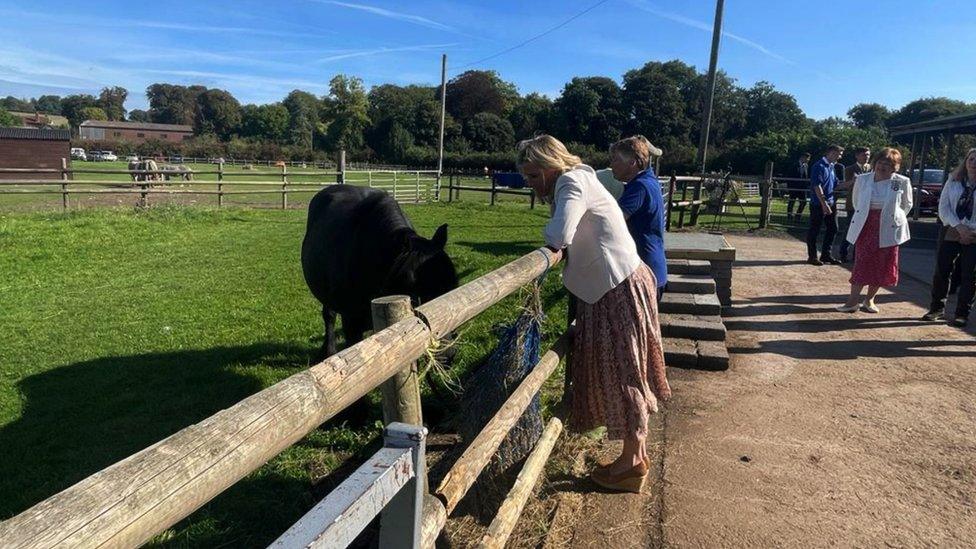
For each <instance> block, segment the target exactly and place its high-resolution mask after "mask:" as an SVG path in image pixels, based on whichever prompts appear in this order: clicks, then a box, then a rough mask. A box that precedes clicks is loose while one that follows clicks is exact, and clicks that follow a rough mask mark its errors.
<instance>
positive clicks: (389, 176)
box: [0, 159, 441, 210]
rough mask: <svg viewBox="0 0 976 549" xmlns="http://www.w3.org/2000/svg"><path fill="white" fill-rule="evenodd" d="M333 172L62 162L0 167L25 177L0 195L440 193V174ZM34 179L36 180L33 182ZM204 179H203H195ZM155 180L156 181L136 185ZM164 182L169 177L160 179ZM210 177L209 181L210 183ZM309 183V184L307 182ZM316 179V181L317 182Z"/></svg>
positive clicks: (413, 197) (412, 197) (416, 196)
mask: <svg viewBox="0 0 976 549" xmlns="http://www.w3.org/2000/svg"><path fill="white" fill-rule="evenodd" d="M344 168H345V167H344V165H343V164H342V163H340V169H338V170H335V171H301V172H289V171H288V167H287V166H280V167H279V168H278V169H277V171H270V170H259V171H230V172H228V171H227V170H225V169H224V165H223V164H218V165H217V168H216V169H212V170H195V171H193V172H191V173H189V175H190V176H191V177H192V178H193V179H184V178H183V176H184V175H186V174H187V172H173V171H167V170H152V171H145V170H133V171H130V170H99V169H93V168H69V167H68V163H67V161H66V160H65V159H62V163H61V168H0V174H6V175H9V174H14V175H20V174H23V177H24V178H23V179H0V195H4V194H35V195H45V194H47V195H61V207H62V209H63V210H67V209H68V208H69V207H70V198H69V197H70V196H71V195H98V194H112V195H127V194H128V195H138V198H139V204H140V205H141V206H148V205H149V204H150V201H151V197H152V196H153V195H168V196H174V195H200V196H215V197H216V200H217V206H218V207H222V206H223V205H224V198H225V197H227V196H234V195H259V194H273V195H279V196H280V199H281V200H280V204H281V207H282V208H287V207H288V197H289V195H292V194H296V193H314V192H318V191H319V190H321V189H322V188H324V187H326V186H329V185H335V184H344V183H352V184H360V185H367V186H370V187H374V188H378V189H382V190H385V191H387V192H389V193H390V194H391V195H392V196H393V197H394V198H396V199H397V200H398V201H400V202H407V201H409V202H426V201H428V200H431V199H432V198H435V197H436V196H437V195H438V194H439V189H440V180H441V178H440V175H439V174H438V173H437V171H436V170H435V171H429V170H427V171H425V170H411V171H402V170H369V171H356V170H347V169H344ZM52 174H53V175H55V176H56V177H57V179H44V178H43V177H44V176H49V175H52ZM80 174H84V175H87V176H92V175H94V176H99V175H101V176H103V178H102V179H90V180H89V179H75V175H80ZM112 175H128V176H131V177H132V178H133V180H132V181H118V180H110V179H107V177H106V176H112ZM31 176H35V177H33V178H32V177H31ZM200 176H206V177H207V178H208V179H207V180H201V179H199V177H200ZM136 178H139V179H147V178H159V179H158V180H150V181H142V180H140V181H137V180H135V179H136ZM163 178H168V180H167V179H163ZM211 178H212V179H211ZM309 179H312V181H308V180H309ZM316 179H317V181H316Z"/></svg>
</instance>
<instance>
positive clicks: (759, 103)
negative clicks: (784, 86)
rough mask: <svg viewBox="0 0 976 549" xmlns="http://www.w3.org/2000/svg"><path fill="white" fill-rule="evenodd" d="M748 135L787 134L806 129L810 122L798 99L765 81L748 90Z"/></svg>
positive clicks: (746, 125)
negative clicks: (787, 132) (798, 129)
mask: <svg viewBox="0 0 976 549" xmlns="http://www.w3.org/2000/svg"><path fill="white" fill-rule="evenodd" d="M745 102H746V120H745V133H746V135H758V134H761V133H767V132H774V133H775V132H785V131H790V130H795V129H797V128H802V127H806V126H808V125H809V121H808V119H807V117H806V115H805V114H803V110H802V109H800V106H799V105H797V103H796V98H794V97H793V96H792V95H790V94H788V93H784V92H781V91H778V90H776V88H775V87H774V86H773V85H772V84H770V83H769V82H766V81H764V80H762V81H759V82H756V84H755V85H754V86H753V87H751V88H749V89H748V90H746V93H745Z"/></svg>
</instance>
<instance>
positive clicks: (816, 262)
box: [807, 257, 823, 267]
mask: <svg viewBox="0 0 976 549" xmlns="http://www.w3.org/2000/svg"><path fill="white" fill-rule="evenodd" d="M807 263H809V264H811V265H816V266H817V267H819V266H821V265H823V261H820V260H819V259H817V258H816V257H811V258H810V259H808V260H807Z"/></svg>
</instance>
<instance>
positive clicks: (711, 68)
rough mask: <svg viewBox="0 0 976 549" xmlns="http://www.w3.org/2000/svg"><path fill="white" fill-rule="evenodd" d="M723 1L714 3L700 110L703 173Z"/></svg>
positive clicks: (720, 32) (700, 160)
mask: <svg viewBox="0 0 976 549" xmlns="http://www.w3.org/2000/svg"><path fill="white" fill-rule="evenodd" d="M724 7H725V0H716V1H715V26H714V27H713V28H712V55H711V59H709V61H708V85H707V88H706V90H705V93H706V94H707V95H706V98H705V108H704V109H703V110H702V121H701V138H700V139H699V141H698V167H699V169H700V170H701V173H705V155H706V151H707V149H708V131H709V129H710V127H711V124H712V102H713V100H714V99H715V71H716V68H717V65H718V46H719V42H720V41H721V38H722V10H723V9H724Z"/></svg>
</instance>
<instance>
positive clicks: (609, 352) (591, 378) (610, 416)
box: [570, 263, 671, 439]
mask: <svg viewBox="0 0 976 549" xmlns="http://www.w3.org/2000/svg"><path fill="white" fill-rule="evenodd" d="M571 358H572V368H571V371H572V375H571V377H572V383H573V406H572V415H571V417H570V426H571V427H572V428H574V429H575V430H577V431H588V430H590V429H594V428H596V427H600V426H604V425H605V426H606V427H607V437H608V438H610V439H621V438H624V436H626V435H634V434H636V435H638V436H647V420H648V417H649V415H650V414H651V413H652V412H657V401H658V399H661V400H668V399H669V398H671V387H670V386H669V385H668V379H667V376H666V372H665V367H664V349H663V347H662V345H661V326H660V323H659V321H658V313H657V283H656V281H655V279H654V274H653V273H652V272H651V270H650V269H649V268H648V267H647V265H644V264H643V263H641V266H640V267H639V268H638V269H637V270H636V271H634V272H633V274H631V275H630V276H629V277H628V278H627V279H626V280H625V281H623V282H621V283H620V284H619V285H617V287H616V288H614V289H612V290H610V291H609V292H607V293H606V294H605V295H604V296H603V297H601V298H600V299H599V301H597V302H596V303H593V304H589V303H586V302H584V301H582V300H580V301H579V302H578V304H577V311H576V334H575V336H574V337H573V352H572V355H571Z"/></svg>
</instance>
